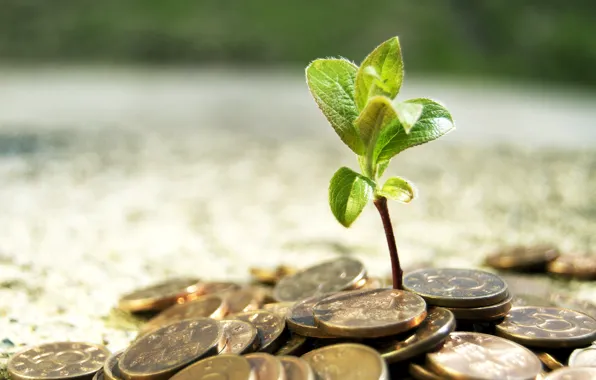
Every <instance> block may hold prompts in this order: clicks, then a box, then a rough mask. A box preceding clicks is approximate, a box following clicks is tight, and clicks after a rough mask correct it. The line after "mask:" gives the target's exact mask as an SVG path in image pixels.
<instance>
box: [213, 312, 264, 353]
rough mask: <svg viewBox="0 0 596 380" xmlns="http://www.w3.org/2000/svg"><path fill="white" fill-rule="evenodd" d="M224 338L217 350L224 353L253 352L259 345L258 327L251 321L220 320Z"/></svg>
mask: <svg viewBox="0 0 596 380" xmlns="http://www.w3.org/2000/svg"><path fill="white" fill-rule="evenodd" d="M219 326H220V328H221V329H222V340H221V341H220V342H219V343H218V345H217V351H218V352H219V353H220V354H222V353H224V354H238V355H241V354H244V353H247V352H253V351H255V350H256V349H257V348H258V347H259V340H258V333H257V329H256V328H255V327H254V326H253V325H252V324H250V323H248V322H244V321H241V320H238V319H227V320H225V321H220V322H219Z"/></svg>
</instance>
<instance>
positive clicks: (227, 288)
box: [182, 281, 240, 302]
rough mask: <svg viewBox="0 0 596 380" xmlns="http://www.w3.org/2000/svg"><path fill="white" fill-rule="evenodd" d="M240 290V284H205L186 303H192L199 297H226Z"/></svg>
mask: <svg viewBox="0 0 596 380" xmlns="http://www.w3.org/2000/svg"><path fill="white" fill-rule="evenodd" d="M238 289H240V286H239V285H238V284H235V283H233V282H217V281H214V282H203V283H201V284H200V285H199V286H198V287H197V291H196V292H194V293H193V294H191V295H189V296H187V297H186V298H185V299H184V300H182V302H184V301H192V300H194V299H196V298H198V297H202V296H206V295H219V296H222V297H223V296H224V295H225V294H226V293H227V292H231V291H235V290H238Z"/></svg>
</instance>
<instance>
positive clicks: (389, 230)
mask: <svg viewBox="0 0 596 380" xmlns="http://www.w3.org/2000/svg"><path fill="white" fill-rule="evenodd" d="M374 204H375V206H376V207H377V210H379V214H380V215H381V220H382V221H383V227H384V228H385V236H386V237H387V246H388V248H389V256H390V257H391V273H392V275H393V289H403V276H404V272H403V271H402V269H401V265H400V264H399V256H398V254H397V246H396V245H395V236H394V235H393V226H392V225H391V218H390V217H389V209H388V208H387V198H385V197H378V198H375V200H374Z"/></svg>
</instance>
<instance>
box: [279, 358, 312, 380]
mask: <svg viewBox="0 0 596 380" xmlns="http://www.w3.org/2000/svg"><path fill="white" fill-rule="evenodd" d="M279 360H280V361H281V365H282V366H283V368H284V373H285V375H286V380H315V373H314V372H313V370H312V368H311V367H310V364H308V362H307V361H306V360H304V359H301V358H297V357H295V356H279Z"/></svg>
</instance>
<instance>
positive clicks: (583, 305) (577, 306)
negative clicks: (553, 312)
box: [551, 293, 596, 319]
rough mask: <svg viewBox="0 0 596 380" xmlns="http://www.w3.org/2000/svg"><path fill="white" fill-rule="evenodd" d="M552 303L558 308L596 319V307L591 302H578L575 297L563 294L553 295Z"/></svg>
mask: <svg viewBox="0 0 596 380" xmlns="http://www.w3.org/2000/svg"><path fill="white" fill-rule="evenodd" d="M551 301H553V303H554V304H555V305H556V306H558V307H562V308H563V309H570V310H575V311H579V312H580V313H584V314H588V315H589V316H590V317H592V318H594V319H596V305H595V304H593V303H592V302H590V301H587V300H578V299H577V298H575V297H573V296H570V295H566V294H561V293H553V295H552V296H551Z"/></svg>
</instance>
